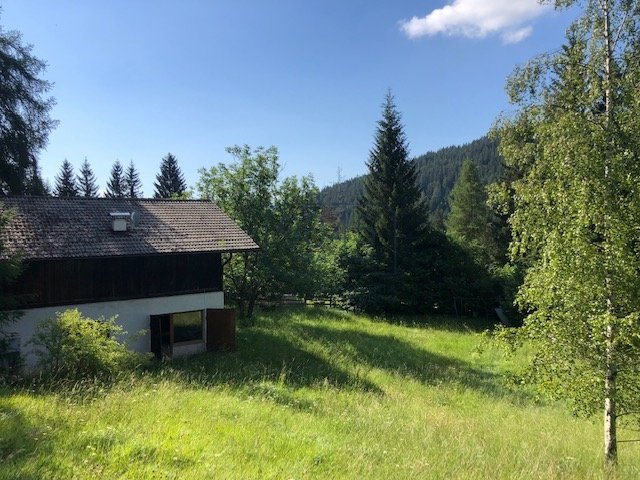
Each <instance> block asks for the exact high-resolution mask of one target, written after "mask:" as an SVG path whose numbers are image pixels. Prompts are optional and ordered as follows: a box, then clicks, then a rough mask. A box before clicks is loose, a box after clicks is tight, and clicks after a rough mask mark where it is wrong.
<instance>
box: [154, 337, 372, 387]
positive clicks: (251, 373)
mask: <svg viewBox="0 0 640 480" xmlns="http://www.w3.org/2000/svg"><path fill="white" fill-rule="evenodd" d="M170 368H171V369H172V370H177V371H178V372H180V373H185V374H186V377H185V378H186V379H187V380H188V381H189V382H194V381H195V382H196V383H198V384H203V385H204V386H214V385H219V384H227V385H231V386H235V387H247V386H248V387H251V386H252V385H255V384H258V383H260V382H274V383H278V382H281V383H286V385H288V386H290V387H294V388H301V387H309V386H314V385H318V384H322V383H328V384H330V385H332V386H335V387H340V388H353V389H360V390H366V391H371V392H376V393H383V392H382V390H381V389H380V388H379V387H378V386H377V385H375V384H374V383H372V382H370V381H368V380H366V379H365V378H364V377H362V376H360V375H357V374H356V375H354V374H353V373H351V372H348V371H345V370H343V369H341V368H340V367H338V366H337V365H335V364H332V363H331V362H329V361H327V360H326V359H325V358H323V357H321V356H320V355H317V354H315V353H313V352H309V351H307V350H305V349H303V348H301V347H300V346H299V345H297V344H296V343H294V342H292V341H290V340H288V339H285V338H283V337H281V336H278V335H277V334H272V333H269V332H268V331H265V330H264V328H247V329H243V330H241V331H240V332H239V334H238V338H237V350H236V351H235V352H230V353H225V354H214V355H211V354H202V355H197V356H193V357H189V358H179V359H175V360H173V361H172V362H171V364H170ZM160 371H162V369H161V370H160Z"/></svg>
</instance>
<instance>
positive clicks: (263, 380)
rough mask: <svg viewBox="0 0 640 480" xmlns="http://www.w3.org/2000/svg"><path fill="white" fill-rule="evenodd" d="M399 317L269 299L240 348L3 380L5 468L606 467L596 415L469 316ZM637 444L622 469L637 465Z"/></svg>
mask: <svg viewBox="0 0 640 480" xmlns="http://www.w3.org/2000/svg"><path fill="white" fill-rule="evenodd" d="M390 320H391V321H390V322H380V321H378V320H377V319H372V318H368V317H364V316H360V315H355V314H353V313H349V312H344V311H337V310H329V309H318V308H305V309H286V310H276V311H275V312H272V313H269V314H268V315H267V314H259V315H257V318H256V319H255V324H254V325H253V326H252V327H250V328H246V327H241V328H240V329H239V331H238V350H237V351H236V352H234V353H232V354H224V355H211V354H204V355H197V356H193V357H189V358H184V359H174V360H173V361H172V362H169V363H165V364H162V365H159V366H158V367H157V369H154V370H153V371H151V372H149V373H145V374H142V375H136V376H132V377H128V378H125V379H122V380H120V381H119V382H117V383H116V384H114V385H112V386H110V387H108V388H106V387H105V386H104V385H100V386H99V387H98V388H95V387H93V388H87V387H86V386H85V385H86V384H87V383H88V382H85V384H84V385H82V386H79V387H75V388H74V389H73V390H72V391H71V392H69V391H65V390H62V391H61V390H60V389H57V390H51V391H42V390H38V391H35V392H34V391H33V390H32V389H31V388H28V389H27V388H25V389H18V388H16V389H12V390H8V389H5V390H3V391H2V392H1V394H0V429H1V430H0V431H2V435H1V436H0V461H1V462H2V468H0V479H2V480H9V479H11V480H13V479H17V478H43V479H48V478H52V479H53V478H92V477H98V478H109V479H110V478H158V477H160V478H189V479H194V480H195V479H211V478H247V479H258V478H318V479H329V478H331V479H333V478H336V479H358V480H360V479H377V478H384V479H398V480H400V479H401V480H406V479H416V478H429V479H467V480H468V479H471V478H473V479H489V478H490V479H497V480H511V479H516V478H517V479H521V480H539V479H562V480H596V479H600V480H601V479H603V478H607V477H606V473H607V472H606V470H605V469H604V467H603V465H602V463H601V462H600V461H599V460H600V458H599V456H598V455H597V454H594V448H593V444H594V443H595V442H597V440H598V438H599V436H600V432H599V425H597V424H594V422H590V421H586V420H583V419H578V418H575V417H573V416H571V415H569V414H568V412H567V411H566V410H565V409H564V408H563V406H562V405H555V404H551V405H545V404H543V403H541V402H538V401H536V400H535V399H534V398H533V396H532V395H531V394H530V393H529V392H523V391H521V390H514V389H512V388H510V387H509V386H508V385H507V384H505V381H504V375H509V374H510V371H511V370H512V369H513V368H514V365H518V364H520V363H522V362H525V361H526V355H525V354H524V353H519V354H516V355H515V356H513V357H504V356H503V355H502V354H501V353H500V352H499V351H496V350H495V349H487V350H486V351H485V352H483V353H482V354H481V355H478V353H477V348H476V347H477V345H478V341H479V338H478V333H477V332H479V331H480V330H482V328H484V326H483V324H482V323H481V322H477V321H474V320H473V319H460V318H447V317H442V316H434V317H410V318H393V319H390ZM485 326H486V325H485ZM90 387H91V386H90ZM627 435H628V436H627V438H629V439H632V438H634V436H633V432H629V433H628V434H627ZM629 445H630V447H629V449H628V450H625V459H626V461H625V462H624V464H623V465H620V468H619V470H618V471H617V472H616V475H615V476H614V478H616V479H619V480H625V479H629V480H631V479H637V478H638V477H639V476H640V450H639V449H638V448H636V447H635V446H633V444H629Z"/></svg>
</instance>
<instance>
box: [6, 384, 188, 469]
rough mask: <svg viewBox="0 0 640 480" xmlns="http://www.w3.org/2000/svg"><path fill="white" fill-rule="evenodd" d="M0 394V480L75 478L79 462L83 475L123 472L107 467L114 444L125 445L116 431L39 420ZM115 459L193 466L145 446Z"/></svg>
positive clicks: (172, 453)
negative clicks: (73, 468)
mask: <svg viewBox="0 0 640 480" xmlns="http://www.w3.org/2000/svg"><path fill="white" fill-rule="evenodd" d="M7 393H8V392H7ZM3 395H4V393H3V392H2V391H0V479H21V480H41V479H43V478H79V477H78V475H79V474H78V472H77V471H76V472H74V471H70V470H69V468H70V464H71V465H73V464H80V463H84V464H86V466H85V468H86V469H85V470H84V474H85V475H89V473H95V472H100V471H107V472H108V471H110V470H111V469H113V472H114V473H113V476H114V477H115V476H118V477H119V476H120V474H124V473H125V472H124V471H122V472H120V473H118V470H120V469H121V468H122V467H118V466H116V467H115V468H114V466H113V465H111V464H112V463H113V462H114V461H117V460H118V459H115V460H114V452H118V454H120V455H122V451H121V448H120V446H121V445H122V444H124V443H126V441H127V438H126V436H124V435H122V434H121V433H119V432H118V431H117V430H115V429H96V428H95V426H92V425H85V427H83V428H81V429H78V425H77V424H75V423H73V422H69V421H67V420H66V419H65V418H64V417H62V416H56V417H55V418H39V417H37V416H35V415H33V414H32V413H23V411H22V410H21V408H20V407H19V406H18V407H14V406H12V405H9V404H8V402H6V401H5V398H3ZM61 445H65V448H61ZM63 457H67V458H66V459H64V460H63ZM69 460H70V461H69ZM119 460H120V462H119V463H120V464H121V465H125V466H126V465H128V464H129V463H130V462H134V461H135V462H136V463H144V464H146V465H148V466H150V467H159V468H163V467H166V468H167V469H169V468H170V467H176V466H177V467H184V466H187V465H192V464H193V461H192V460H191V459H190V458H187V457H185V456H183V455H179V454H178V453H176V452H175V451H174V450H166V449H163V448H161V447H152V446H148V445H145V446H143V447H139V448H136V449H132V450H131V451H130V452H128V454H127V458H125V459H119ZM81 471H82V470H81ZM80 475H82V474H80ZM98 476H100V475H98ZM105 476H109V477H110V475H107V474H106V473H105ZM82 478H85V477H84V476H82ZM110 478H111V477H110Z"/></svg>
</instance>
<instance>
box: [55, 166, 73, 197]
mask: <svg viewBox="0 0 640 480" xmlns="http://www.w3.org/2000/svg"><path fill="white" fill-rule="evenodd" d="M55 195H56V197H77V196H78V186H77V185H76V178H75V175H74V174H73V166H72V165H71V162H69V160H67V159H66V158H65V159H64V162H62V166H61V167H60V173H59V174H58V175H57V176H56V187H55Z"/></svg>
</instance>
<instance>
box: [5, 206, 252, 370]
mask: <svg viewBox="0 0 640 480" xmlns="http://www.w3.org/2000/svg"><path fill="white" fill-rule="evenodd" d="M0 204H2V205H4V207H3V208H5V209H10V210H12V211H13V218H12V220H11V221H10V222H9V223H8V224H7V225H6V226H5V228H4V229H2V231H1V232H0V241H2V244H3V246H4V250H3V252H2V253H0V255H2V256H3V257H5V258H6V257H10V256H14V255H19V256H20V257H21V258H22V260H23V270H22V273H21V275H20V277H19V278H18V279H17V281H15V282H14V283H13V284H12V285H10V286H9V287H8V288H9V293H10V294H12V295H14V296H15V297H17V298H18V299H19V302H20V303H19V308H20V310H21V311H22V312H23V314H22V316H21V317H20V318H19V319H18V320H17V322H16V323H15V324H12V325H10V329H11V330H13V331H15V332H16V334H17V338H16V341H15V342H14V344H15V345H17V346H18V347H19V348H20V351H21V353H22V354H23V355H24V356H25V358H26V359H27V362H28V363H30V362H32V361H33V360H34V357H33V355H32V353H31V351H30V348H29V345H28V344H27V342H28V340H29V339H30V338H31V336H32V335H33V333H34V329H35V327H36V325H37V323H38V322H40V321H41V320H43V319H44V318H48V317H53V316H55V314H56V312H59V311H63V310H65V309H68V308H78V309H79V310H80V311H81V312H82V314H83V315H85V316H88V317H91V318H99V317H104V318H110V317H112V316H114V315H117V316H118V320H117V321H118V323H119V324H121V325H122V326H123V327H124V329H125V330H126V331H127V332H129V334H130V335H131V334H134V335H133V336H132V338H133V341H131V342H130V343H129V345H130V346H131V348H133V349H135V350H137V351H140V352H149V351H151V352H153V353H155V355H156V356H157V357H161V356H165V355H168V356H171V355H182V354H189V353H197V352H202V351H205V350H214V349H217V348H219V347H232V346H233V342H234V340H235V323H234V316H233V311H229V310H225V309H224V296H223V292H222V258H221V256H222V253H225V252H247V251H255V250H257V249H258V246H257V245H256V243H255V242H254V241H253V240H252V239H251V238H250V237H249V236H248V235H247V234H246V233H245V232H244V231H242V230H241V229H240V228H239V227H238V225H236V224H235V223H234V221H233V220H231V219H230V218H229V217H228V216H227V215H225V214H224V213H223V212H222V211H221V210H220V209H219V208H218V207H217V206H216V205H214V204H213V203H211V202H208V201H200V200H184V201H183V200H148V199H125V198H52V197H7V198H2V199H0ZM141 331H142V332H143V333H142V334H140V335H135V334H137V333H138V332H141Z"/></svg>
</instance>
